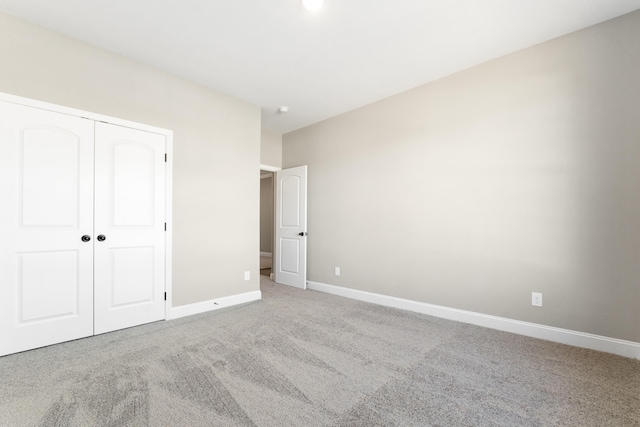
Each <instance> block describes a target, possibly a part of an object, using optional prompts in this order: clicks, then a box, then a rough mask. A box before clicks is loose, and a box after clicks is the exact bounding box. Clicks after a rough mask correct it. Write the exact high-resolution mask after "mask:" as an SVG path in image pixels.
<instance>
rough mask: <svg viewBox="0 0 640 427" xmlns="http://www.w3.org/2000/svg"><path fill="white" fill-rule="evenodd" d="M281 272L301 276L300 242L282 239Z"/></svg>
mask: <svg viewBox="0 0 640 427" xmlns="http://www.w3.org/2000/svg"><path fill="white" fill-rule="evenodd" d="M280 248H281V250H280V271H281V272H282V273H289V274H300V240H299V239H280Z"/></svg>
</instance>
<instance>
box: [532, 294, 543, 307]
mask: <svg viewBox="0 0 640 427" xmlns="http://www.w3.org/2000/svg"><path fill="white" fill-rule="evenodd" d="M531 305H533V306H535V307H542V293H540V292H531Z"/></svg>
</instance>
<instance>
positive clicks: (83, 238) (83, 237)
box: [82, 234, 91, 242]
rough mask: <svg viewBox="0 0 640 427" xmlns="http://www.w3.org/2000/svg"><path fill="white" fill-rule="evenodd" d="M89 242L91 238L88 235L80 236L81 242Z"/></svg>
mask: <svg viewBox="0 0 640 427" xmlns="http://www.w3.org/2000/svg"><path fill="white" fill-rule="evenodd" d="M89 240H91V236H89V235H88V234H85V235H84V236H82V241H83V242H88V241H89Z"/></svg>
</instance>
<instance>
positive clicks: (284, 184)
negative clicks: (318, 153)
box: [274, 166, 307, 289]
mask: <svg viewBox="0 0 640 427" xmlns="http://www.w3.org/2000/svg"><path fill="white" fill-rule="evenodd" d="M275 177H276V181H275V182H276V185H275V189H276V209H275V211H276V212H275V217H276V219H275V223H276V226H275V241H276V245H275V246H276V247H275V251H276V254H275V255H276V256H275V268H274V275H275V277H274V279H275V281H276V282H277V283H281V284H283V285H289V286H294V287H297V288H301V289H306V287H307V237H306V235H307V166H298V167H295V168H290V169H284V170H281V171H277V172H276V174H275Z"/></svg>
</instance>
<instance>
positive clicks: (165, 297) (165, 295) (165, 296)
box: [164, 292, 167, 301]
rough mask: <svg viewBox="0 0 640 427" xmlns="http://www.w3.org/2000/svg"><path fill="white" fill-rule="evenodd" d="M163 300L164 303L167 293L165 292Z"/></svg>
mask: <svg viewBox="0 0 640 427" xmlns="http://www.w3.org/2000/svg"><path fill="white" fill-rule="evenodd" d="M164 300H165V301H166V300H167V293H166V292H165V293H164Z"/></svg>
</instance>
